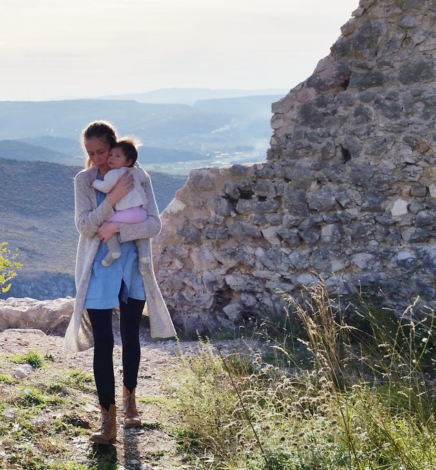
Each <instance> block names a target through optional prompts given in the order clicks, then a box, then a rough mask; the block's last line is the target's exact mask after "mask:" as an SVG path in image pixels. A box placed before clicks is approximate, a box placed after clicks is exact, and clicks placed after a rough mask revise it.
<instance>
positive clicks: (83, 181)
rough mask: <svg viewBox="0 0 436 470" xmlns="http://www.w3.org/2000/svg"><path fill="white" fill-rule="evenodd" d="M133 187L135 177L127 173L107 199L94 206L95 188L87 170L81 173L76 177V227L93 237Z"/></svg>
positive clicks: (83, 233) (84, 234) (86, 235)
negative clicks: (91, 183) (114, 207)
mask: <svg viewBox="0 0 436 470" xmlns="http://www.w3.org/2000/svg"><path fill="white" fill-rule="evenodd" d="M132 188H133V178H132V176H131V175H129V174H128V173H125V174H124V175H123V176H122V177H121V178H120V180H119V181H118V183H117V184H116V185H115V187H114V188H113V190H112V191H111V192H110V193H109V194H108V195H107V197H106V199H105V200H104V201H103V202H102V203H101V204H100V205H99V206H98V207H96V208H93V204H92V198H93V197H94V194H93V192H94V189H93V188H92V187H91V186H90V182H89V177H88V175H87V174H86V172H81V173H79V174H78V175H77V176H76V178H75V179H74V195H75V206H76V211H75V218H76V227H77V230H78V231H79V233H80V234H81V235H83V236H84V237H86V238H93V237H95V235H97V231H98V229H99V227H100V226H101V225H102V224H103V222H104V221H105V220H106V219H108V218H109V217H111V216H112V215H113V214H114V212H115V211H114V209H113V206H114V205H115V204H116V203H117V202H118V201H119V200H120V199H122V198H123V197H124V196H125V195H126V194H127V193H129V191H131V190H132Z"/></svg>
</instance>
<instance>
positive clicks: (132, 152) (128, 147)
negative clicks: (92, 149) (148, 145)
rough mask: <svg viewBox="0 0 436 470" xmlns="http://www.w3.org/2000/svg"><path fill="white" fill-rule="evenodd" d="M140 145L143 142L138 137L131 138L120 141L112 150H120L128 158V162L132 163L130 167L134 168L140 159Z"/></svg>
mask: <svg viewBox="0 0 436 470" xmlns="http://www.w3.org/2000/svg"><path fill="white" fill-rule="evenodd" d="M140 145H141V141H140V140H139V139H138V138H137V137H134V136H130V137H123V138H122V139H120V140H118V141H117V143H116V144H115V145H114V146H113V147H112V148H120V149H121V150H122V151H123V153H124V155H125V156H126V160H129V162H130V163H129V167H132V166H133V165H134V164H135V163H136V160H137V159H138V147H139V146H140Z"/></svg>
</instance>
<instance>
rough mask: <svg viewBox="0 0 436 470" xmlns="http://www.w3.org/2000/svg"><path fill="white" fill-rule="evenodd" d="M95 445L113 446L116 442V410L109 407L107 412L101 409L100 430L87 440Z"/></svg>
mask: <svg viewBox="0 0 436 470" xmlns="http://www.w3.org/2000/svg"><path fill="white" fill-rule="evenodd" d="M89 440H90V441H91V442H95V443H97V444H113V443H114V442H115V441H116V440H117V409H116V407H115V405H110V407H109V410H106V409H105V408H103V407H101V424H100V429H99V430H98V431H97V432H95V433H94V434H92V436H91V437H90V438H89Z"/></svg>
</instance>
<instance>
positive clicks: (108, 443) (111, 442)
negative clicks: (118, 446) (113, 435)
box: [89, 437, 117, 445]
mask: <svg viewBox="0 0 436 470" xmlns="http://www.w3.org/2000/svg"><path fill="white" fill-rule="evenodd" d="M89 442H92V443H93V444H103V445H110V444H115V443H116V442H117V440H116V439H111V440H109V441H106V440H105V439H99V438H98V437H96V438H91V439H89Z"/></svg>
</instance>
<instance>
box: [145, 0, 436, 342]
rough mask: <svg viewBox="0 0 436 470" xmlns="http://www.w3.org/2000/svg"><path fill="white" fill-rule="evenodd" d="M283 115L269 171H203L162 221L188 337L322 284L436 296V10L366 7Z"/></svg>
mask: <svg viewBox="0 0 436 470" xmlns="http://www.w3.org/2000/svg"><path fill="white" fill-rule="evenodd" d="M352 16H353V17H352V19H350V20H349V21H348V22H347V23H346V24H345V25H344V26H343V27H342V28H341V32H342V35H341V36H340V38H339V39H338V40H337V42H336V43H335V44H334V45H333V46H332V48H331V54H330V55H329V56H328V57H326V58H324V59H323V60H321V61H320V62H319V64H318V66H317V67H316V69H315V71H314V73H313V75H312V76H311V77H310V78H308V79H307V80H306V81H305V82H304V83H301V84H300V85H298V86H297V87H296V88H294V89H293V90H291V92H290V93H289V94H288V95H287V96H285V97H284V98H283V99H281V100H280V101H279V102H277V103H274V104H273V106H272V111H273V113H274V115H273V117H272V119H271V126H272V129H273V136H272V138H271V148H270V150H269V151H268V157H267V160H266V161H265V162H262V163H257V164H252V165H233V166H230V167H227V168H224V169H218V168H203V169H199V170H195V171H193V172H191V174H190V176H189V179H188V182H187V183H186V185H185V186H184V188H182V189H181V190H179V191H178V192H177V193H176V198H175V199H174V200H173V201H172V203H171V204H170V206H169V207H168V208H167V209H166V211H165V212H164V214H163V223H164V228H163V230H162V233H161V234H160V236H159V237H158V238H157V239H156V240H155V243H154V245H153V248H154V251H155V262H156V269H157V272H156V275H157V278H158V281H159V283H160V285H161V287H162V291H163V294H164V296H165V298H166V300H167V302H168V305H169V308H170V311H171V313H172V314H173V318H174V321H175V323H176V324H177V326H179V327H181V328H185V329H186V330H188V331H195V330H196V329H197V330H198V331H199V332H200V333H205V332H207V331H213V330H215V329H216V328H220V327H227V326H229V325H232V324H233V323H234V322H236V323H238V322H241V321H242V320H243V319H244V318H247V317H249V316H253V315H262V314H264V313H265V311H266V310H271V309H274V307H275V306H276V305H278V304H279V303H280V294H278V290H281V291H284V292H292V293H297V292H298V291H299V290H300V289H302V288H305V287H307V286H311V285H314V284H316V283H317V282H319V279H320V278H323V279H324V280H325V282H326V285H327V287H328V289H329V290H330V291H331V292H332V293H333V292H337V293H341V294H346V293H350V292H353V286H359V288H361V289H363V291H364V292H365V293H367V294H368V295H379V294H380V293H381V292H382V293H383V295H384V296H385V302H386V304H387V305H390V306H393V307H395V308H397V309H402V308H404V307H405V306H407V305H409V304H410V303H411V302H412V301H413V300H414V298H416V297H417V296H419V297H420V298H421V299H422V301H423V302H425V303H427V304H431V305H434V304H435V297H436V291H435V288H434V274H435V273H436V244H435V241H434V235H435V225H436V224H435V222H436V178H435V176H436V168H435V165H434V163H435V153H434V150H433V147H434V145H435V140H436V135H435V127H436V69H435V60H436V4H435V2H434V0H431V1H430V0H377V1H376V0H361V1H360V6H359V7H358V8H357V9H356V10H355V11H354V12H353V14H352Z"/></svg>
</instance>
